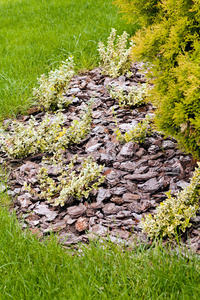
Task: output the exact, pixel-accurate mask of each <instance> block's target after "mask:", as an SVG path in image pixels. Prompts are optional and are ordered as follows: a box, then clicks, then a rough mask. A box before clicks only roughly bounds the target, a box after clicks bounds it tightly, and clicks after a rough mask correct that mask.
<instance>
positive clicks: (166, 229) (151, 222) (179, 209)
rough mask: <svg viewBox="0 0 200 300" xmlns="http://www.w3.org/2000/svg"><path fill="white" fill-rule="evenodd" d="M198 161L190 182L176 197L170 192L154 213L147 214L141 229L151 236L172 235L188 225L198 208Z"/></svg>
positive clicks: (199, 171) (199, 166)
mask: <svg viewBox="0 0 200 300" xmlns="http://www.w3.org/2000/svg"><path fill="white" fill-rule="evenodd" d="M199 188H200V163H198V168H196V169H195V172H194V174H193V177H192V179H191V182H190V184H189V185H188V186H187V187H186V188H184V189H183V190H182V191H181V192H178V193H177V195H176V197H172V196H171V194H170V192H169V193H167V196H168V198H167V199H166V200H165V201H164V202H163V203H160V205H159V206H158V207H157V209H156V214H155V215H153V216H152V215H147V217H146V219H145V220H144V221H143V222H142V226H143V231H144V232H146V233H147V235H148V236H149V237H151V238H153V237H158V236H160V237H165V236H169V237H172V236H174V235H175V234H177V233H179V232H180V231H183V232H184V231H185V230H186V228H187V227H190V226H191V224H190V219H191V218H192V217H195V215H196V212H197V210H198V209H199V205H198V204H199V199H200V189H199Z"/></svg>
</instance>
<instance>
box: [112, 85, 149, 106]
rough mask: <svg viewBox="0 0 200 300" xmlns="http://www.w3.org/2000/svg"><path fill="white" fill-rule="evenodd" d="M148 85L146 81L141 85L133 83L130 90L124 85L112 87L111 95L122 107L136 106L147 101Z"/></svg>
mask: <svg viewBox="0 0 200 300" xmlns="http://www.w3.org/2000/svg"><path fill="white" fill-rule="evenodd" d="M148 89H149V88H148V85H147V84H146V83H144V84H142V85H141V86H135V85H133V86H132V87H131V88H130V89H129V90H128V92H125V91H124V88H123V87H114V86H113V87H112V88H111V89H110V96H111V98H112V99H117V100H118V101H119V106H120V107H134V106H140V105H142V104H144V103H145V100H146V98H147V95H148Z"/></svg>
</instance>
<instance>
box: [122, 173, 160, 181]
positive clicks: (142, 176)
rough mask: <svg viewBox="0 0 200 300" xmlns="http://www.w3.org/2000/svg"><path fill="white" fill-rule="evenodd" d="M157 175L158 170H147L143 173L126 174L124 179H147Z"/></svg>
mask: <svg viewBox="0 0 200 300" xmlns="http://www.w3.org/2000/svg"><path fill="white" fill-rule="evenodd" d="M156 176H158V172H148V173H145V174H130V175H126V176H124V179H129V180H138V181H141V180H148V179H150V178H153V177H156Z"/></svg>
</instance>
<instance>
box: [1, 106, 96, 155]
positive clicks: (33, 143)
mask: <svg viewBox="0 0 200 300" xmlns="http://www.w3.org/2000/svg"><path fill="white" fill-rule="evenodd" d="M91 115H92V112H91V104H89V105H88V107H87V108H86V111H85V112H84V113H82V115H81V116H80V118H81V120H80V121H78V120H74V121H73V122H72V125H71V126H70V127H68V128H65V127H63V122H64V115H63V114H62V113H61V112H59V113H58V114H56V115H55V117H54V118H53V119H51V118H50V115H49V114H46V116H45V117H44V119H43V121H42V122H41V123H40V124H39V125H38V122H37V121H36V120H35V118H34V117H31V119H30V120H29V122H28V125H24V124H23V123H21V122H17V121H14V122H13V123H12V126H13V132H12V133H9V134H7V135H6V136H5V137H4V139H3V140H2V144H3V146H2V148H3V150H4V151H5V152H7V154H8V155H9V156H10V157H15V158H20V157H25V156H28V155H30V154H36V153H38V152H50V153H51V152H56V151H57V150H59V149H60V148H64V149H66V148H67V147H68V146H69V145H70V144H75V143H79V142H80V141H81V139H83V138H84V137H85V136H86V135H87V133H88V132H89V130H90V123H91Z"/></svg>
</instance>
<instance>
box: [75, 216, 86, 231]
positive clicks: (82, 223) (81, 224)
mask: <svg viewBox="0 0 200 300" xmlns="http://www.w3.org/2000/svg"><path fill="white" fill-rule="evenodd" d="M75 228H76V230H78V231H79V232H82V231H85V230H86V229H88V228H89V224H88V220H87V219H86V218H84V217H80V218H78V220H77V222H76V224H75Z"/></svg>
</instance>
